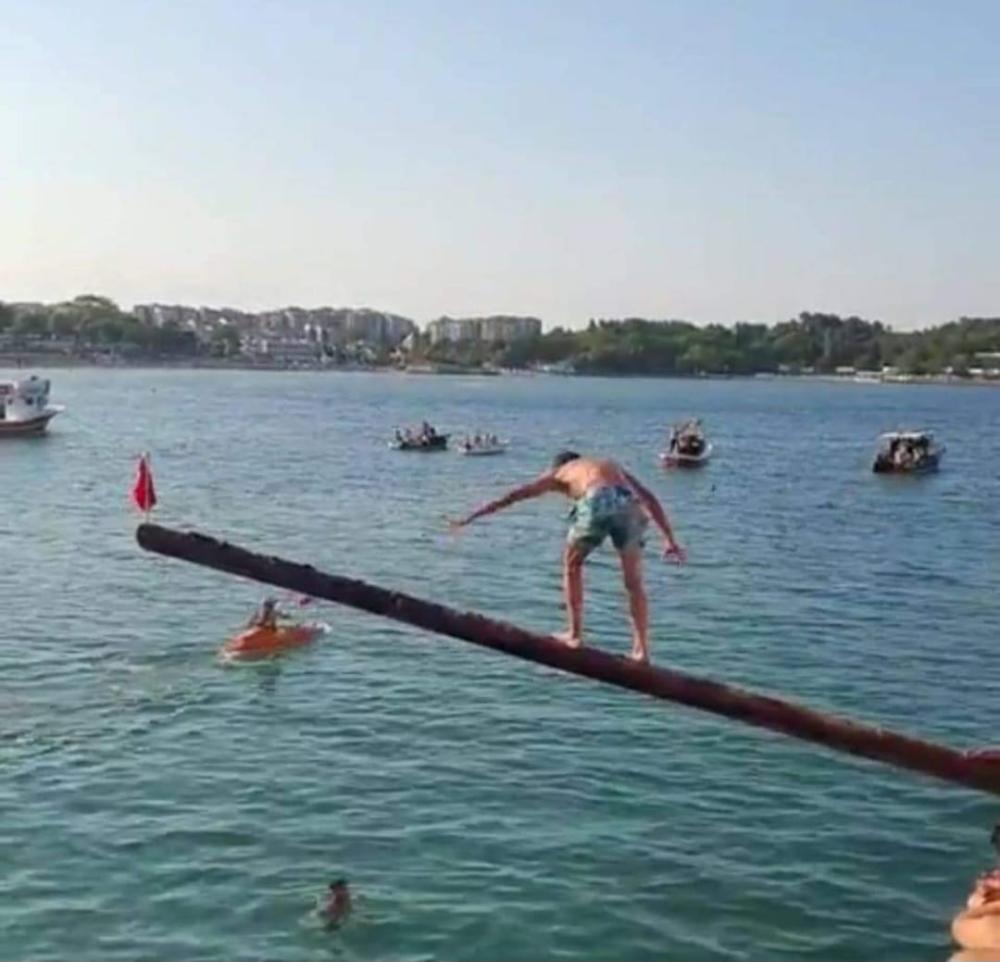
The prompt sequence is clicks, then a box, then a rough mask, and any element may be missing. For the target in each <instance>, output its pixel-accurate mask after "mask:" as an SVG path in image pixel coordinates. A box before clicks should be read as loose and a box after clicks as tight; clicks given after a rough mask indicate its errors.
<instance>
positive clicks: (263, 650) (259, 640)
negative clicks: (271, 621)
mask: <svg viewBox="0 0 1000 962" xmlns="http://www.w3.org/2000/svg"><path fill="white" fill-rule="evenodd" d="M325 630H326V628H325V626H324V625H319V624H308V625H296V624H286V625H277V626H276V627H274V628H268V627H264V626H262V625H256V626H254V627H252V628H246V629H244V630H243V631H241V632H240V633H239V634H238V635H234V636H233V637H232V638H230V639H229V641H227V642H226V643H225V645H223V646H222V652H221V654H222V656H223V657H224V658H226V659H232V658H267V657H269V656H270V655H276V654H279V653H281V652H283V651H288V650H289V649H291V648H301V647H302V646H303V645H308V644H309V643H310V642H313V641H315V640H316V639H317V638H318V637H319V636H320V635H321V634H323V632H324V631H325Z"/></svg>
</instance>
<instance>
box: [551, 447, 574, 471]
mask: <svg viewBox="0 0 1000 962" xmlns="http://www.w3.org/2000/svg"><path fill="white" fill-rule="evenodd" d="M579 457H580V455H579V454H577V453H576V451H560V452H559V453H558V454H557V455H556V456H555V457H554V458H553V459H552V467H553V468H561V467H562V466H563V465H564V464H569V463H570V461H576V460H577V459H578V458H579Z"/></svg>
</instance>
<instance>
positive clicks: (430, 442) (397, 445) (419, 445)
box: [389, 421, 449, 451]
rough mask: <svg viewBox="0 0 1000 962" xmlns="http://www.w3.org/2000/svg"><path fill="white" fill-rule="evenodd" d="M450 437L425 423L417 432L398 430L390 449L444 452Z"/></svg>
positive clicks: (408, 429) (407, 429)
mask: <svg viewBox="0 0 1000 962" xmlns="http://www.w3.org/2000/svg"><path fill="white" fill-rule="evenodd" d="M448 437H449V435H447V434H439V433H438V431H437V429H435V428H434V427H432V426H431V425H430V424H428V423H427V422H426V421H424V423H423V424H421V425H420V427H419V429H418V430H416V431H412V430H410V428H404V429H403V430H402V431H400V430H399V429H398V428H397V429H396V433H395V435H394V436H393V439H392V440H391V441H390V442H389V447H390V448H392V449H393V450H394V451H444V450H446V449H447V447H448Z"/></svg>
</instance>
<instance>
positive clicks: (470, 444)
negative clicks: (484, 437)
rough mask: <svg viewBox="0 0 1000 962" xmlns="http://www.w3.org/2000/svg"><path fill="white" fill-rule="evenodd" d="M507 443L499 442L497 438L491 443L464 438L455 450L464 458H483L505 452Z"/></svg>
mask: <svg viewBox="0 0 1000 962" xmlns="http://www.w3.org/2000/svg"><path fill="white" fill-rule="evenodd" d="M509 443H510V442H509V441H501V440H500V439H499V438H496V439H495V440H493V441H479V442H476V441H470V440H469V439H468V438H466V439H465V440H464V441H462V442H461V443H460V444H459V445H458V447H457V448H456V449H455V450H456V451H458V453H459V454H463V455H465V456H466V457H470V458H472V457H477V458H484V457H489V456H490V455H494V454H503V453H504V452H505V451H506V450H507V445H508V444H509Z"/></svg>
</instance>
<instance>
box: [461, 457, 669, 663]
mask: <svg viewBox="0 0 1000 962" xmlns="http://www.w3.org/2000/svg"><path fill="white" fill-rule="evenodd" d="M550 492H557V493H559V494H563V495H565V496H566V497H567V498H570V499H571V500H572V501H573V510H572V513H571V515H570V517H571V524H570V529H569V535H568V537H567V539H566V549H565V551H564V552H563V593H564V595H565V599H566V610H567V612H568V615H569V629H568V630H567V631H565V632H562V633H560V634H558V635H556V637H557V638H559V639H560V640H561V641H564V642H566V644H568V645H570V646H572V647H574V648H576V647H579V646H580V644H582V625H583V562H584V561H585V560H586V558H587V555H588V554H590V552H591V551H593V549H594V548H596V547H597V546H598V545H599V544H600V543H601V542H602V541H604V539H605V538H606V537H608V536H609V535H610V536H611V542H612V544H614V546H615V548H616V549H617V550H618V556H619V558H620V560H621V566H622V577H623V578H624V581H625V590H626V591H627V592H628V600H629V610H630V612H631V617H632V651H631V657H632V658H633V659H635V660H636V661H643V662H648V661H649V610H648V607H647V604H646V592H645V589H644V588H643V584H642V545H643V534H644V532H645V528H646V525H647V523H648V518H652V519H653V523H654V524H655V525H656V526H657V528H659V529H660V531H661V532H662V534H663V539H664V548H663V557H664V558H672V559H673V560H674V561H676V562H677V563H678V564H679V563H681V562H683V561H684V549H683V548H682V547H681V546H680V545H679V544H678V543H677V540H676V539H675V538H674V533H673V531H672V530H671V527H670V522H669V521H668V520H667V515H666V512H665V511H664V510H663V507H662V505H661V504H660V502H659V501H658V500H657V499H656V496H655V495H654V494H653V493H652V492H651V491H649V490H648V489H647V488H645V487H644V486H643V485H642V484H640V483H639V482H638V481H637V480H636V479H635V478H634V477H632V475H631V474H629V473H628V472H627V471H626V470H625V469H624V468H622V467H621V466H620V465H618V464H616V463H615V462H614V461H610V460H603V459H598V458H585V457H581V456H580V455H579V454H577V453H576V452H575V451H563V452H562V453H560V454H557V455H556V457H555V458H554V459H553V462H552V468H551V469H550V470H548V471H546V472H545V473H544V474H543V475H541V477H539V478H536V479H535V480H534V481H531V482H530V483H528V484H525V485H523V486H521V487H519V488H514V489H513V490H511V491H508V492H507V494H505V495H504V496H503V497H501V498H497V500H496V501H491V502H490V503H489V504H485V505H483V506H482V507H481V508H478V509H477V510H475V511H473V512H472V514H470V515H469V516H468V517H466V518H463V519H462V520H461V521H451V522H449V523H450V525H451V527H452V529H453V530H457V529H458V528H462V527H464V526H465V525H467V524H469V523H471V522H472V521H475V520H476V519H477V518H482V517H485V516H486V515H488V514H493V513H494V512H496V511H500V510H501V509H502V508H506V507H509V506H510V505H512V504H515V503H516V502H518V501H526V500H528V499H529V498H537V497H539V496H540V495H543V494H549V493H550ZM647 516H648V517H647Z"/></svg>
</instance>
